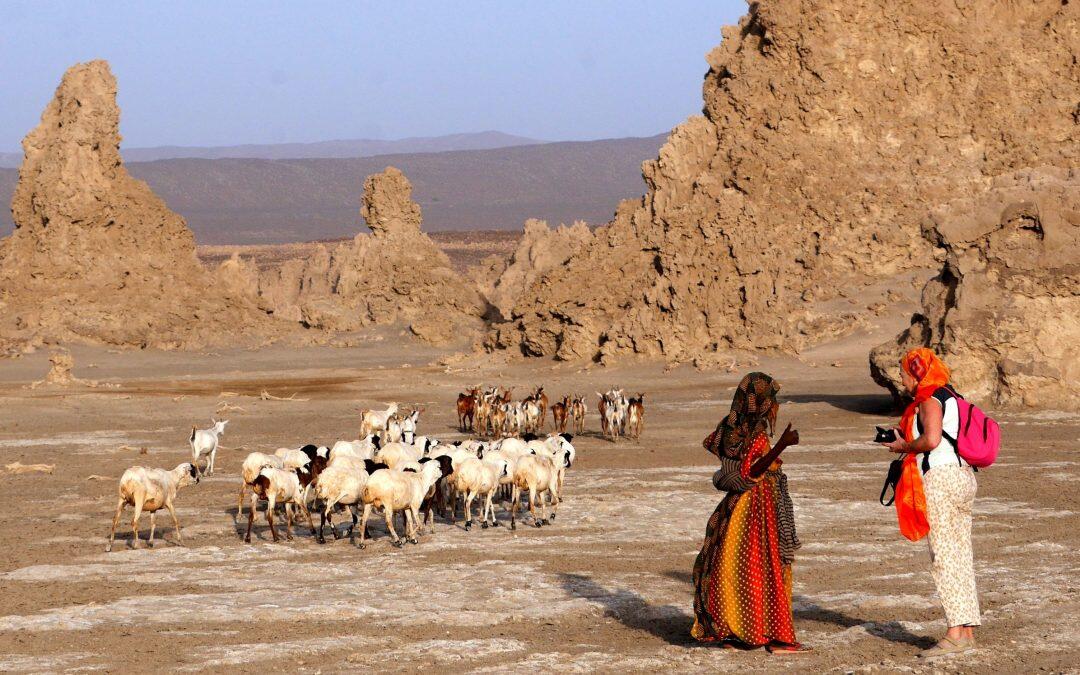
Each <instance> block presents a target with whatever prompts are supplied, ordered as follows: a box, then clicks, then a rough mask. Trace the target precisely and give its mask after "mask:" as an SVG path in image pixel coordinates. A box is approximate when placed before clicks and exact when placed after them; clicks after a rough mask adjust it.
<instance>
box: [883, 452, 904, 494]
mask: <svg viewBox="0 0 1080 675" xmlns="http://www.w3.org/2000/svg"><path fill="white" fill-rule="evenodd" d="M903 472H904V460H903V459H894V460H893V461H891V462H889V473H888V475H886V476H885V484H884V485H883V486H882V487H881V496H880V497H878V502H880V503H881V505H882V506H892V504H893V502H894V501H896V484H897V483H899V482H900V475H901V474H902V473H903ZM889 488H892V491H893V493H892V496H891V497H889V501H887V502H886V501H885V493H886V492H888V491H889Z"/></svg>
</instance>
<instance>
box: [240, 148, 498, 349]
mask: <svg viewBox="0 0 1080 675" xmlns="http://www.w3.org/2000/svg"><path fill="white" fill-rule="evenodd" d="M361 215H363V217H364V220H365V222H367V224H368V227H370V228H371V234H365V233H360V234H358V235H356V238H355V239H353V240H352V241H351V242H349V243H346V244H340V245H338V246H337V247H335V248H334V249H333V250H330V249H329V248H327V247H325V246H323V247H320V248H319V249H317V251H316V253H315V254H314V255H312V256H311V257H309V258H308V259H306V260H290V261H288V262H286V263H285V264H284V265H282V266H281V267H280V268H279V269H277V270H270V271H268V272H264V273H263V274H262V276H261V277H260V278H259V284H258V288H259V298H260V302H261V303H262V306H263V307H264V308H266V309H267V310H269V311H272V312H273V314H274V315H275V316H280V317H284V318H288V319H291V320H294V321H299V322H301V323H302V324H304V325H305V326H308V327H311V328H321V329H325V330H331V331H353V330H358V329H360V328H363V327H365V326H370V325H377V324H391V323H395V322H399V321H400V322H405V323H408V324H409V329H410V330H411V331H412V332H413V333H414V334H415V335H416V336H417V337H419V338H421V339H423V340H426V341H428V342H431V343H435V344H447V343H451V342H458V341H462V340H465V339H471V338H473V337H474V336H475V335H477V334H478V333H479V332H480V331H481V330H482V328H483V317H484V316H485V315H486V313H487V311H488V305H487V303H486V302H485V301H484V298H483V297H482V296H481V295H480V293H479V292H478V291H477V289H476V288H475V287H474V286H473V285H471V284H469V283H467V282H466V281H465V280H464V279H462V278H461V277H460V276H459V275H458V274H457V273H456V272H455V271H454V270H453V269H452V268H451V263H450V259H449V258H447V257H446V254H445V253H443V252H442V251H441V250H439V248H438V246H436V245H435V243H434V242H433V241H431V239H430V238H429V237H428V236H427V235H426V234H424V233H423V232H421V231H420V224H421V213H420V206H419V205H418V204H416V203H415V202H414V201H413V200H412V186H411V185H410V184H409V181H408V179H407V178H405V175H404V174H403V173H401V172H400V171H398V170H397V169H395V168H393V167H389V168H387V169H386V170H385V171H383V172H382V173H378V174H375V175H373V176H369V177H368V179H367V181H366V182H365V183H364V196H363V205H362V208H361ZM230 262H231V261H230ZM237 283H239V282H237Z"/></svg>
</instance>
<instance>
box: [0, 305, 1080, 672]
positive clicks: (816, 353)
mask: <svg viewBox="0 0 1080 675" xmlns="http://www.w3.org/2000/svg"><path fill="white" fill-rule="evenodd" d="M891 328H893V327H891V326H888V327H882V328H881V329H880V330H879V331H873V332H871V333H862V334H857V335H855V336H853V337H850V338H848V339H845V340H844V341H842V342H839V343H835V344H832V345H829V346H826V347H820V348H817V349H815V350H813V351H810V352H808V353H806V354H803V355H802V356H801V358H798V359H796V358H793V357H773V358H762V359H761V360H760V363H759V364H758V366H756V369H761V370H766V371H768V372H771V373H773V374H774V375H775V376H777V377H778V378H779V379H780V380H781V382H782V383H783V409H782V412H781V423H784V422H786V421H787V420H793V421H794V422H795V425H796V426H797V428H798V429H799V430H800V432H801V435H802V444H801V445H800V446H798V447H796V448H793V449H791V450H790V451H788V452H787V453H786V455H785V457H786V464H785V467H786V470H787V472H788V474H789V476H790V481H791V488H792V491H793V497H794V501H795V508H796V513H797V521H798V527H799V532H800V537H801V539H802V540H803V542H804V546H803V548H802V550H801V551H800V552H799V555H798V559H797V562H796V568H795V570H796V575H795V603H794V605H795V614H796V628H797V631H798V636H799V637H800V639H802V640H804V641H806V642H807V643H809V644H810V645H812V646H813V647H814V648H815V652H814V653H813V654H810V655H805V656H799V657H772V656H769V655H767V654H766V653H764V652H762V651H756V652H741V651H736V650H721V649H716V648H710V647H703V646H699V645H697V644H695V643H693V642H692V641H691V640H690V639H689V637H688V630H689V627H690V623H691V616H692V613H691V602H692V601H691V582H690V570H691V567H692V564H693V560H694V556H695V555H696V553H697V550H698V547H699V546H700V543H701V538H702V535H703V533H704V527H705V521H706V519H707V518H708V516H709V514H710V513H711V511H712V509H713V508H714V506H715V505H716V503H717V502H718V501H719V499H720V498H721V496H722V495H720V494H719V493H717V492H716V491H715V490H714V489H713V488H712V487H711V484H710V481H709V478H710V475H711V472H712V471H713V470H714V468H715V459H714V458H713V457H711V456H710V455H708V454H707V453H706V452H704V451H703V450H702V449H701V445H700V442H701V439H702V438H703V437H704V436H705V435H706V434H707V433H708V432H709V431H710V430H711V429H712V427H713V426H714V425H715V423H716V421H717V419H718V418H719V417H720V415H722V414H723V411H726V409H727V407H728V404H729V402H730V396H731V391H732V389H733V387H734V385H735V384H736V383H737V381H738V379H739V377H740V376H741V375H742V373H743V371H745V370H750V369H752V368H751V366H749V365H747V366H745V367H740V368H739V369H738V370H737V371H735V372H731V373H728V372H708V373H706V372H698V371H697V370H694V369H693V368H691V367H689V366H682V367H678V368H674V369H669V370H665V368H664V366H663V365H662V364H657V363H649V362H631V363H629V364H626V365H622V366H618V367H609V368H604V367H596V368H588V369H583V368H582V367H581V366H580V365H571V364H565V363H556V362H552V361H519V362H511V363H505V362H501V363H496V362H492V361H490V360H488V359H486V357H484V356H475V357H470V358H469V359H467V360H465V361H464V362H454V363H455V365H454V366H452V367H447V366H445V365H439V361H440V359H442V358H443V357H444V356H446V355H447V354H449V352H444V351H436V350H433V349H430V348H425V347H420V346H417V345H416V344H414V343H412V342H411V341H409V340H408V339H404V338H402V337H401V336H400V335H399V334H398V333H397V332H395V331H392V330H390V331H382V332H373V333H372V334H371V337H372V339H371V340H370V341H368V342H364V343H363V344H362V346H358V347H351V348H328V347H320V348H303V349H290V348H286V347H270V348H264V349H261V350H257V351H244V350H237V351H232V352H230V351H221V352H217V353H202V354H200V353H163V352H137V351H130V352H118V351H109V350H106V349H102V348H89V347H84V348H76V349H74V350H73V355H74V356H75V359H76V371H75V372H76V374H77V375H78V376H80V377H83V378H91V379H94V380H97V381H99V382H102V383H110V384H113V385H118V386H112V387H97V388H90V387H76V388H67V389H44V388H39V389H30V388H28V386H27V385H28V384H29V383H31V382H32V381H34V380H37V379H40V378H41V376H42V375H43V373H44V372H45V371H46V369H47V365H48V364H47V358H48V354H47V353H44V352H41V353H37V354H32V355H28V356H25V357H23V358H21V359H18V360H16V361H10V362H6V363H4V364H3V368H0V396H2V400H3V410H4V413H3V418H2V420H3V424H2V427H0V465H6V464H9V463H12V462H21V463H23V464H33V463H45V464H55V465H56V467H55V470H54V471H53V473H52V474H44V473H28V474H21V475H12V474H9V473H8V472H6V471H5V472H2V476H0V508H2V512H3V513H4V518H3V519H2V520H0V541H2V542H3V551H4V553H3V556H2V557H0V560H2V561H3V562H2V565H0V607H2V611H0V670H2V671H6V672H29V671H43V670H49V671H57V672H65V671H94V670H102V671H111V672H149V671H160V670H162V669H170V670H184V671H219V672H221V671H228V672H256V671H259V672H262V671H266V670H268V669H273V670H286V671H294V672H338V671H345V670H353V669H356V668H372V669H377V670H379V671H401V672H406V671H416V670H420V669H425V668H438V669H439V670H440V672H484V671H511V670H514V671H518V670H520V671H526V670H528V671H538V670H542V671H561V672H582V671H602V672H656V671H674V672H704V671H715V670H746V669H749V670H763V671H774V670H776V671H780V670H795V671H805V672H825V671H832V670H836V671H854V670H860V671H861V670H883V671H902V670H911V669H914V670H920V669H926V668H927V666H926V664H923V663H920V662H919V661H918V660H917V659H915V654H916V652H917V651H918V650H919V649H920V648H922V647H925V646H927V645H928V644H930V642H931V640H932V638H933V637H936V636H937V635H938V634H940V632H941V631H942V629H943V622H942V619H941V611H940V608H939V607H938V606H937V602H936V599H935V598H934V595H933V584H932V580H931V578H930V574H929V562H928V553H927V547H926V544H925V543H924V542H919V543H910V542H907V541H906V540H904V539H902V538H901V537H900V535H899V533H898V531H897V529H896V525H895V516H894V513H893V510H892V509H890V508H884V507H882V506H880V505H879V504H878V503H877V497H878V492H879V490H880V487H881V482H882V479H883V477H884V473H885V469H886V465H887V463H888V459H889V458H888V457H887V456H886V455H885V454H884V451H882V450H880V449H878V448H876V447H875V446H872V445H871V444H869V443H868V442H866V441H867V439H869V438H871V437H872V435H873V428H874V425H875V424H885V423H888V422H889V421H890V420H891V419H893V417H894V413H893V412H892V411H891V410H890V402H889V400H888V398H887V397H886V396H885V395H884V394H883V393H882V390H881V389H879V388H878V387H876V386H875V385H874V384H873V382H871V381H870V379H869V377H868V375H867V368H866V356H865V354H866V352H867V349H868V346H870V345H873V344H876V343H877V341H879V340H880V337H881V336H882V335H887V334H890V333H889V330H890V329H891ZM480 382H483V383H487V384H496V383H498V384H503V385H516V387H517V391H521V389H523V388H524V387H526V386H529V385H537V384H543V385H545V387H546V390H547V391H548V392H550V394H552V395H554V396H561V395H562V394H563V393H568V392H581V393H587V394H588V395H589V401H590V406H592V407H593V408H595V404H594V403H593V401H594V399H595V393H594V392H595V391H596V390H598V389H606V388H607V387H608V386H610V385H613V384H618V385H621V386H623V387H625V388H626V389H627V390H628V391H631V392H637V391H643V392H646V396H647V398H646V401H647V404H648V407H647V414H646V430H645V433H644V435H643V437H642V438H641V439H640V440H638V441H631V440H621V441H619V442H610V441H608V440H605V439H603V438H601V437H600V435H599V422H598V419H597V417H596V414H595V409H592V410H590V414H589V418H588V425H587V433H586V434H584V435H583V436H581V437H579V438H576V439H575V444H576V446H577V450H578V461H577V462H576V463H575V465H574V466H573V468H572V469H571V470H570V471H569V474H568V478H567V487H566V490H565V491H566V494H565V501H564V503H563V504H562V507H561V509H560V510H559V518H558V520H557V521H556V522H555V523H554V524H553V525H552V526H551V527H546V528H543V529H539V530H537V529H534V528H531V527H519V528H518V530H517V531H516V532H511V531H510V530H509V529H508V528H507V527H499V528H495V529H489V530H480V529H478V528H477V529H474V530H473V531H471V532H465V531H464V529H463V527H462V526H461V525H460V524H459V525H458V526H454V525H453V524H451V523H450V522H447V521H443V520H440V521H438V522H437V525H436V528H437V531H436V533H435V535H433V536H431V535H425V536H423V537H422V538H421V541H420V543H419V545H417V546H411V545H407V546H406V547H405V548H404V550H397V549H394V548H392V547H391V546H390V544H389V541H388V539H387V536H386V533H385V529H384V526H383V525H382V524H381V522H380V523H376V524H375V525H374V526H373V533H374V536H375V541H374V542H373V544H372V545H370V546H369V547H368V548H367V549H366V550H359V549H357V548H355V547H354V546H352V545H350V543H349V542H348V541H347V540H345V539H342V540H339V541H333V540H330V541H329V543H327V544H326V545H325V546H320V545H318V544H316V543H315V542H314V540H313V539H312V538H311V537H310V534H309V532H308V530H307V528H306V527H299V528H298V530H297V532H298V536H297V537H296V539H295V540H294V541H292V542H291V543H289V542H283V543H280V544H274V543H272V542H271V541H270V540H269V532H268V531H267V529H266V525H265V522H264V521H263V520H262V518H261V514H260V518H259V520H257V521H256V523H257V527H256V537H255V538H254V539H253V542H252V544H250V545H245V544H243V543H242V541H241V538H240V537H239V536H238V531H239V527H240V523H238V521H237V520H236V519H235V506H236V492H237V486H238V481H239V478H238V471H239V466H240V462H241V461H242V459H243V457H244V456H245V454H246V453H247V452H249V451H252V450H270V451H272V450H273V449H275V448H277V447H281V446H287V445H288V446H296V445H299V444H302V443H306V442H316V443H328V442H332V441H333V440H336V439H340V438H353V437H355V435H356V431H357V427H358V415H357V412H356V410H357V408H359V407H367V406H370V405H374V404H376V403H379V402H388V401H399V402H402V403H407V404H419V405H422V406H424V407H425V412H424V414H423V417H422V419H421V425H420V432H421V433H426V434H429V435H434V436H436V437H439V438H441V439H455V438H460V437H461V435H460V434H459V433H458V432H457V429H456V418H455V416H454V410H453V401H454V399H455V396H456V394H457V392H458V391H461V390H463V389H464V388H465V387H467V386H469V385H474V384H476V383H480ZM264 389H265V390H267V391H269V392H271V393H273V394H275V395H279V396H291V395H293V394H296V398H298V399H307V400H302V401H301V400H297V401H264V400H260V398H259V393H260V392H261V391H263V390H264ZM223 392H228V393H231V394H235V395H233V396H228V397H225V398H223V397H222V396H221V394H222V393H223ZM221 401H227V402H228V403H229V404H230V405H234V406H240V407H241V408H243V410H242V411H234V412H232V413H230V414H228V415H227V416H228V417H229V419H230V420H231V422H230V424H229V427H228V430H227V432H226V435H225V436H224V437H223V439H222V445H223V447H224V449H222V450H220V451H219V455H218V471H217V473H216V474H215V475H213V476H212V477H210V478H208V479H206V480H204V481H203V482H202V483H201V484H199V485H197V486H193V487H189V488H186V489H185V490H183V491H181V493H180V495H179V497H178V499H177V504H178V507H179V508H178V513H179V518H180V522H181V526H182V527H183V528H184V537H185V546H183V547H180V546H177V545H175V543H174V541H175V539H174V535H173V530H172V527H171V524H169V521H168V518H167V517H166V518H162V519H160V521H159V527H158V536H159V537H160V536H161V534H162V533H164V535H165V539H164V540H163V541H162V540H160V539H159V543H158V545H157V546H156V547H155V548H153V549H147V548H143V549H140V550H132V549H131V548H130V546H129V542H130V534H129V533H128V532H127V531H123V534H122V537H123V538H122V539H118V545H117V547H116V550H115V551H114V552H113V553H111V554H105V553H104V552H103V551H104V543H105V537H106V534H107V532H108V527H109V521H110V517H111V513H112V509H113V508H114V504H115V502H114V499H115V497H114V495H115V493H116V482H117V479H118V477H119V475H120V474H121V473H122V472H123V470H124V469H125V468H127V467H128V466H131V465H135V464H146V465H150V466H164V467H170V468H171V467H173V466H175V465H176V464H177V463H179V462H182V461H185V459H187V458H188V457H189V450H188V445H187V434H188V432H189V430H190V428H191V425H192V424H193V423H194V424H199V425H201V426H206V425H207V424H208V421H209V418H210V417H211V415H212V414H213V412H214V410H215V408H216V407H217V406H218V404H219V403H220V402H221ZM996 412H997V414H998V417H999V419H1000V420H1001V421H1002V423H1003V427H1004V438H1005V444H1004V448H1003V454H1002V457H1001V459H1000V461H999V462H998V463H997V464H996V465H995V466H994V467H992V468H991V469H990V470H987V471H984V472H982V473H980V474H979V496H978V498H977V501H976V519H975V530H974V544H975V555H976V571H977V574H978V584H979V590H980V599H981V602H982V605H983V611H984V622H985V627H984V628H983V629H982V631H981V632H980V640H981V642H982V644H983V645H985V646H984V647H982V648H981V649H980V650H979V651H978V652H977V653H975V654H974V655H968V656H965V657H964V660H963V661H962V662H959V661H957V662H950V661H949V660H947V659H946V660H939V661H937V662H936V663H935V664H934V666H933V667H934V668H936V669H938V670H944V671H949V670H962V671H964V672H1031V671H1035V670H1039V669H1047V670H1052V671H1068V670H1073V669H1075V668H1076V667H1077V664H1080V649H1078V646H1077V641H1076V638H1075V634H1074V633H1073V631H1072V629H1071V628H1069V626H1070V625H1071V624H1072V622H1073V621H1074V619H1075V616H1076V615H1077V613H1078V610H1080V601H1078V597H1077V591H1078V587H1080V581H1078V579H1077V575H1076V571H1077V569H1078V568H1080V554H1078V553H1077V552H1076V549H1077V545H1078V544H1080V537H1078V535H1077V525H1078V517H1077V511H1078V510H1080V504H1078V499H1077V496H1076V491H1075V490H1074V489H1073V484H1074V483H1075V481H1076V480H1077V479H1078V478H1080V460H1078V459H1077V458H1076V456H1075V451H1076V447H1075V445H1076V438H1077V437H1078V435H1080V415H1076V414H1068V413H1056V412H1047V411H1041V412H1010V411H996ZM549 421H550V420H549ZM142 448H147V452H146V454H141V453H140V450H141V449H142ZM90 476H96V477H95V478H88V477H90ZM100 477H106V478H100ZM128 513H130V511H129V512H128ZM498 515H499V518H500V520H502V521H503V524H504V525H505V523H506V520H507V518H508V514H507V513H506V512H505V510H502V509H500V510H499V511H498ZM245 521H246V519H245ZM340 522H341V521H340V519H339V524H340ZM148 527H149V524H148V519H146V518H145V517H144V520H143V529H142V533H143V536H144V538H145V536H146V533H147V531H148ZM122 530H123V528H122Z"/></svg>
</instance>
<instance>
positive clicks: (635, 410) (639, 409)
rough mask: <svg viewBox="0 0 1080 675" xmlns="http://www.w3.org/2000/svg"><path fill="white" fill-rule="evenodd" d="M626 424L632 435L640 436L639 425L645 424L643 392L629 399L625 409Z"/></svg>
mask: <svg viewBox="0 0 1080 675" xmlns="http://www.w3.org/2000/svg"><path fill="white" fill-rule="evenodd" d="M626 424H627V426H628V427H629V429H630V435H631V436H632V437H634V438H640V437H641V427H642V426H644V424H645V394H638V395H637V398H631V399H630V405H629V407H628V408H627V410H626Z"/></svg>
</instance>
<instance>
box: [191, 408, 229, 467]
mask: <svg viewBox="0 0 1080 675" xmlns="http://www.w3.org/2000/svg"><path fill="white" fill-rule="evenodd" d="M210 421H211V422H213V423H214V426H212V427H210V428H209V429H196V428H195V427H191V436H190V437H189V438H188V443H190V444H191V463H192V464H194V465H195V468H196V469H198V467H199V457H202V456H203V455H209V456H210V458H209V459H208V460H207V462H206V471H202V472H200V473H201V474H202V475H204V476H205V475H207V474H212V473H214V460H215V459H216V458H217V449H218V438H219V437H220V436H221V435H222V434H223V433H225V425H226V424H228V423H229V420H221V421H220V422H219V421H217V420H215V419H214V418H210Z"/></svg>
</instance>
